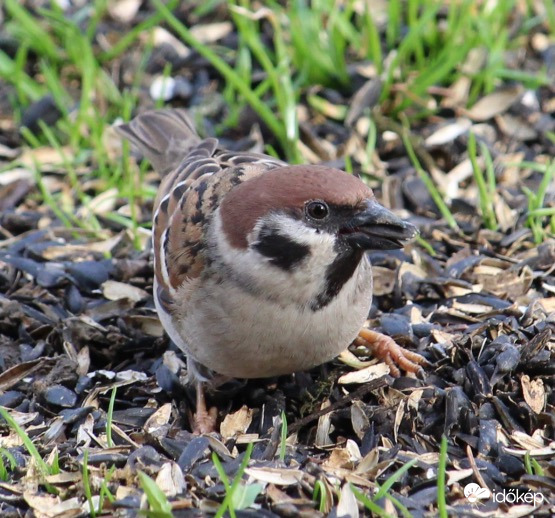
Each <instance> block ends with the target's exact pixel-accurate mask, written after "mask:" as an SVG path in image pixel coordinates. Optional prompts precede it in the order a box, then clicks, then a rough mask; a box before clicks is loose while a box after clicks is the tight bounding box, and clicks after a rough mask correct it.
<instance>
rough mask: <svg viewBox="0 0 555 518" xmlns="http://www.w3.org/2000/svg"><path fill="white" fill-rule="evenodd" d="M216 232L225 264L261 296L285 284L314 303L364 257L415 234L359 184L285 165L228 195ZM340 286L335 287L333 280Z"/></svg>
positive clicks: (329, 172) (330, 172)
mask: <svg viewBox="0 0 555 518" xmlns="http://www.w3.org/2000/svg"><path fill="white" fill-rule="evenodd" d="M219 219H220V221H219V225H220V226H221V231H222V232H221V233H222V234H223V238H224V240H225V248H226V249H227V250H226V253H225V256H226V257H234V259H233V261H232V262H231V266H232V267H234V270H235V271H236V272H238V273H239V274H240V276H241V279H243V280H244V281H245V282H247V283H250V284H252V285H254V286H257V287H258V288H260V289H261V290H270V291H271V288H272V286H274V287H275V289H278V290H279V289H282V288H285V286H286V284H287V283H288V282H290V283H294V284H295V285H296V286H297V287H298V290H301V291H302V290H303V289H305V290H306V292H307V296H306V297H304V299H303V300H306V299H308V298H314V297H315V296H316V295H317V294H318V293H320V292H321V291H322V290H326V285H327V284H329V283H330V282H331V281H330V279H331V280H332V281H333V282H334V283H335V284H336V285H338V284H339V286H336V289H335V291H338V290H340V289H341V286H342V285H343V284H344V283H345V282H347V281H348V280H349V278H350V277H351V276H352V275H353V273H354V271H355V269H356V267H357V266H358V264H359V263H360V261H361V259H362V258H363V256H364V252H365V251H366V250H389V249H395V248H401V247H402V246H403V243H404V242H405V241H406V240H408V239H410V238H412V237H414V236H415V235H416V233H417V231H416V228H415V227H414V226H413V225H411V224H410V223H407V222H405V221H403V220H402V219H400V218H398V217H397V216H395V214H393V213H392V212H391V211H389V210H387V209H386V208H385V207H383V206H382V205H380V204H379V203H378V202H377V201H376V199H375V197H374V194H373V192H372V190H371V189H370V188H369V187H368V186H367V185H365V184H364V183H363V182H362V181H361V180H360V179H358V178H356V177H354V176H352V175H349V174H347V173H345V172H343V171H340V170H338V169H333V168H329V167H323V166H313V165H308V166H285V167H281V168H277V169H273V170H270V171H267V172H265V173H263V174H261V175H259V176H256V177H254V178H252V179H250V180H247V181H246V182H244V183H242V184H240V185H238V186H237V187H235V188H234V189H232V190H231V191H230V192H229V193H228V194H227V195H226V196H225V197H224V199H223V202H222V204H221V207H220V211H219ZM338 279H339V280H338Z"/></svg>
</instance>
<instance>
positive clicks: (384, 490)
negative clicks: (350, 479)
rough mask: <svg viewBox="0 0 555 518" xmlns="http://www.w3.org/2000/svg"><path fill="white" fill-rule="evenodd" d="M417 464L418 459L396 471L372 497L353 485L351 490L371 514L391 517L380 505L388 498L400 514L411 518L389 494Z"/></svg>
mask: <svg viewBox="0 0 555 518" xmlns="http://www.w3.org/2000/svg"><path fill="white" fill-rule="evenodd" d="M416 462H417V459H412V460H410V461H409V462H406V463H405V464H403V465H402V466H401V467H400V468H399V469H398V470H396V471H395V472H394V473H393V474H391V475H390V476H389V477H388V478H387V480H386V481H385V482H384V483H383V484H381V485H380V484H377V483H376V485H377V487H378V491H377V492H376V494H375V495H373V496H372V497H369V496H368V495H366V494H365V493H363V492H362V491H360V490H359V489H357V488H356V487H355V486H353V485H352V484H351V489H352V491H353V493H354V495H355V497H356V499H357V500H358V501H359V502H360V503H361V504H362V505H363V506H364V507H365V508H366V509H367V510H368V511H370V512H371V513H373V514H375V515H377V516H382V517H390V515H389V514H388V513H387V512H386V511H385V510H384V509H382V508H381V507H380V506H379V505H378V503H377V502H378V501H379V500H381V499H382V498H387V499H388V500H389V501H390V502H391V503H392V504H393V505H394V506H395V507H397V509H398V510H399V512H400V513H401V514H402V515H403V516H404V517H405V518H410V516H411V514H410V512H409V511H408V509H407V508H406V507H405V506H404V505H403V504H402V503H401V502H400V501H399V500H397V499H396V498H395V497H394V496H393V495H391V494H390V493H389V491H390V490H391V488H392V487H393V485H394V484H395V483H396V482H397V481H399V479H400V478H401V477H402V476H403V475H404V474H405V473H406V472H407V471H408V470H409V469H410V468H412V467H413V466H414V465H415V464H416Z"/></svg>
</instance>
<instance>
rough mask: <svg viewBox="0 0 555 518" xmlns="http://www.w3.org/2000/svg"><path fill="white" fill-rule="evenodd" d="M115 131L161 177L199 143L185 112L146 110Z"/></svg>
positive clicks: (179, 110)
mask: <svg viewBox="0 0 555 518" xmlns="http://www.w3.org/2000/svg"><path fill="white" fill-rule="evenodd" d="M115 129H116V130H117V131H118V132H119V133H120V134H121V135H122V136H124V137H125V138H127V139H128V140H129V141H130V142H131V144H132V145H133V146H134V147H135V148H136V149H137V150H138V151H139V152H141V153H142V154H143V155H144V156H145V157H146V158H148V160H149V161H150V163H151V164H152V165H153V167H154V168H155V169H156V171H158V173H159V174H160V176H162V177H164V176H165V175H166V174H167V173H169V172H170V171H172V170H173V169H175V168H176V167H177V166H178V165H179V163H180V162H181V161H182V160H183V158H184V157H185V155H186V154H187V152H188V151H189V150H190V149H191V148H192V147H193V146H195V145H196V144H197V143H198V142H199V141H200V137H199V136H198V134H197V132H196V130H195V128H194V126H193V124H192V122H191V120H190V119H189V116H188V115H187V112H186V111H185V110H183V109H171V110H170V109H168V110H152V111H147V112H145V113H143V114H141V115H139V116H137V117H135V118H134V119H133V120H132V121H131V122H129V123H127V124H121V125H119V126H116V127H115Z"/></svg>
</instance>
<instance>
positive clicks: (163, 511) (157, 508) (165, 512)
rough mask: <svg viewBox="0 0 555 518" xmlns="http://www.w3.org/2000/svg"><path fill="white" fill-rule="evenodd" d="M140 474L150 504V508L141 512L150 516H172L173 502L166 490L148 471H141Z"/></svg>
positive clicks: (152, 517) (162, 517) (169, 517)
mask: <svg viewBox="0 0 555 518" xmlns="http://www.w3.org/2000/svg"><path fill="white" fill-rule="evenodd" d="M138 475H139V482H140V484H141V487H142V488H143V491H144V492H145V495H146V499H147V501H148V506H149V510H148V511H144V512H143V513H141V514H144V515H146V516H148V517H150V518H172V516H173V514H172V504H171V503H170V502H169V500H168V498H167V497H166V495H165V494H164V492H163V491H162V490H161V489H160V488H159V487H158V485H157V484H156V482H155V481H154V480H152V479H151V478H150V477H149V476H148V475H147V474H146V473H143V472H142V471H139V473H138Z"/></svg>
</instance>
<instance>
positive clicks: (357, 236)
mask: <svg viewBox="0 0 555 518" xmlns="http://www.w3.org/2000/svg"><path fill="white" fill-rule="evenodd" d="M340 234H342V235H343V236H344V237H345V239H346V240H347V241H348V242H349V243H350V244H351V246H353V247H355V248H362V249H364V250H393V249H395V248H402V247H403V245H404V242H405V241H407V240H409V239H411V238H413V237H414V236H416V234H418V230H417V229H416V227H415V226H414V225H411V224H410V223H407V222H406V221H403V220H402V219H400V218H398V217H397V216H395V214H393V212H391V211H390V210H387V209H386V208H385V207H382V206H381V205H380V204H379V203H378V202H377V201H375V200H368V201H366V206H365V207H364V209H363V210H362V211H360V212H358V214H356V215H355V216H354V217H353V218H352V219H351V220H350V221H349V222H348V223H347V224H346V225H345V227H343V228H342V229H341V230H340Z"/></svg>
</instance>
